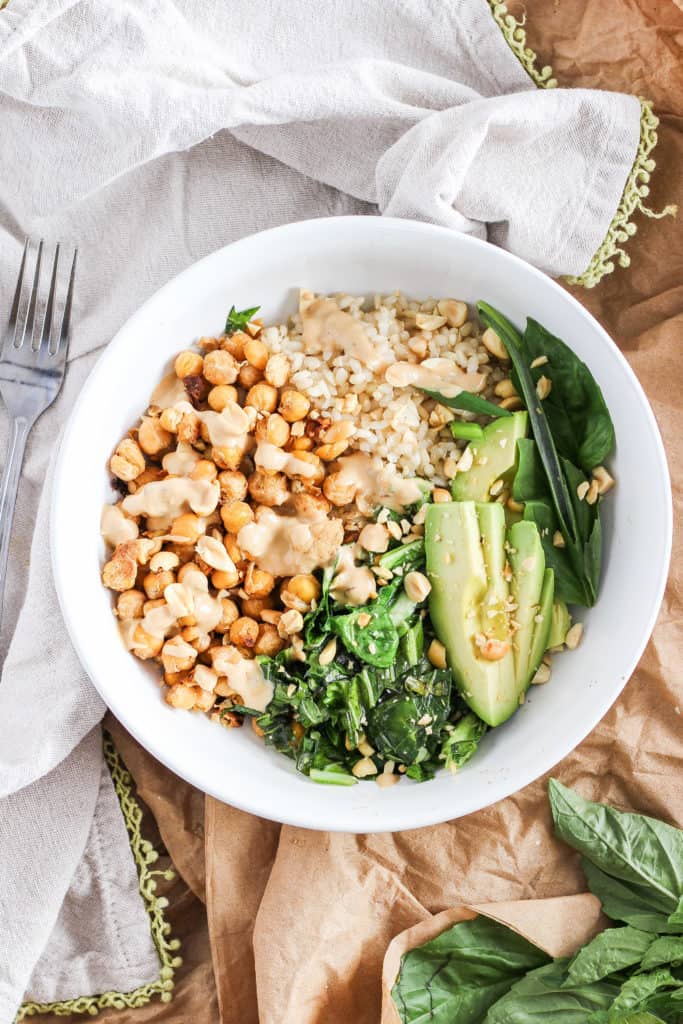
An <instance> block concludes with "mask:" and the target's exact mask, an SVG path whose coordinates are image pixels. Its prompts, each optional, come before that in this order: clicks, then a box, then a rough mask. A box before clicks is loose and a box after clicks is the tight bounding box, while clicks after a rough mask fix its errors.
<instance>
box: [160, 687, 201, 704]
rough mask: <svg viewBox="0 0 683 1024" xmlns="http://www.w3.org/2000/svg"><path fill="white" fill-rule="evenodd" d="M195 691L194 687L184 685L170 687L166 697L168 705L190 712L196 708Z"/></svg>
mask: <svg viewBox="0 0 683 1024" xmlns="http://www.w3.org/2000/svg"><path fill="white" fill-rule="evenodd" d="M194 689H195V688H194V687H193V686H186V685H184V684H182V683H180V684H179V685H178V686H169V688H168V690H167V691H166V695H165V700H166V703H167V704H170V705H171V707H172V708H181V709H182V710H183V711H189V710H190V708H193V707H194ZM197 689H199V687H197Z"/></svg>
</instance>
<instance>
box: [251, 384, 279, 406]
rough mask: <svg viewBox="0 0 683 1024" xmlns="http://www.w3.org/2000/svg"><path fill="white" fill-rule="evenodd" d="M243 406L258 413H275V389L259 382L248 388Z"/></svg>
mask: <svg viewBox="0 0 683 1024" xmlns="http://www.w3.org/2000/svg"><path fill="white" fill-rule="evenodd" d="M245 405H250V406H252V407H253V408H254V409H258V411H259V412H275V410H276V409H277V388H274V387H272V386H271V385H270V384H265V383H264V382H263V381H260V382H259V383H258V384H254V386H253V388H249V391H248V392H247V397H246V400H245Z"/></svg>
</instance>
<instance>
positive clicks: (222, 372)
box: [204, 348, 238, 384]
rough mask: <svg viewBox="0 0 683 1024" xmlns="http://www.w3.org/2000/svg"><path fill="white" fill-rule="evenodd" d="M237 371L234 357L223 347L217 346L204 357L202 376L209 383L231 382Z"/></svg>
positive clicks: (234, 379) (235, 378) (234, 378)
mask: <svg viewBox="0 0 683 1024" xmlns="http://www.w3.org/2000/svg"><path fill="white" fill-rule="evenodd" d="M237 373H238V368H237V363H236V362H235V359H234V358H233V356H231V355H230V353H229V352H225V351H224V350H223V349H220V348H217V349H216V350H215V351H213V352H209V353H208V354H207V355H206V356H205V357H204V377H205V378H206V380H208V382H209V384H232V383H233V381H236V380H237Z"/></svg>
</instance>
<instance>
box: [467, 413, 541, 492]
mask: <svg viewBox="0 0 683 1024" xmlns="http://www.w3.org/2000/svg"><path fill="white" fill-rule="evenodd" d="M527 421H528V416H527V414H526V412H516V413H513V415H512V416H503V417H501V418H500V419H497V420H492V421H491V423H489V424H488V426H486V427H484V436H483V437H482V438H481V439H480V440H478V441H471V442H470V444H469V445H468V446H467V450H468V451H471V452H472V457H473V462H472V466H471V467H470V469H468V470H465V471H464V472H461V473H457V474H456V476H455V479H454V480H453V483H452V484H451V494H452V495H453V500H454V501H490V500H491V497H490V494H489V492H490V490H491V485H492V484H494V483H495V482H496V480H503V481H504V482H505V483H509V482H510V481H511V480H512V477H513V475H514V471H515V466H516V463H517V441H518V440H519V438H520V437H525V436H526V432H527Z"/></svg>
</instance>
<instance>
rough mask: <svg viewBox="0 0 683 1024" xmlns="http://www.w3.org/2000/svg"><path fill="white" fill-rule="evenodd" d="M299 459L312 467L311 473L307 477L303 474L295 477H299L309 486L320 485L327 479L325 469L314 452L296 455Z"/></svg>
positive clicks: (297, 474) (295, 474) (296, 474)
mask: <svg viewBox="0 0 683 1024" xmlns="http://www.w3.org/2000/svg"><path fill="white" fill-rule="evenodd" d="M295 454H296V457H297V459H299V460H300V461H301V462H306V463H307V464H308V465H309V466H311V471H309V472H307V473H306V474H305V475H304V474H303V473H293V474H292V475H293V476H296V477H299V478H301V479H302V480H304V481H305V482H306V483H307V484H320V483H322V481H323V479H324V477H325V467H324V465H323V464H322V462H321V461H320V459H319V458H318V456H317V455H315V454H314V453H313V452H299V451H297V452H296V453H295Z"/></svg>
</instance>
